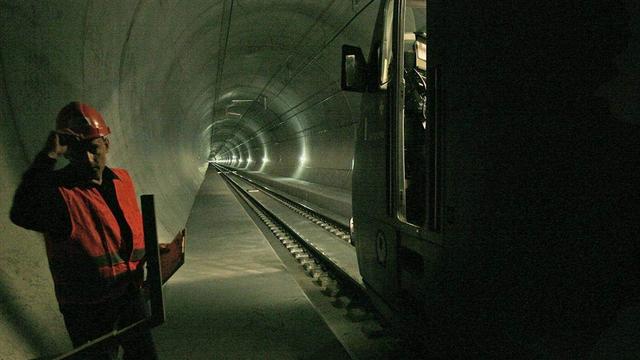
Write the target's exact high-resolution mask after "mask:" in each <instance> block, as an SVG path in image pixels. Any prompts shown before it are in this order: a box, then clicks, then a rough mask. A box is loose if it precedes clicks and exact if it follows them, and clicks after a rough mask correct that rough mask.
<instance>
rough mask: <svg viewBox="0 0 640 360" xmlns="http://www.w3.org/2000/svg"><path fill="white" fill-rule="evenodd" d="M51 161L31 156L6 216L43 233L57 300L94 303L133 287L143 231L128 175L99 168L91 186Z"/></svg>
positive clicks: (41, 156) (142, 248) (137, 285)
mask: <svg viewBox="0 0 640 360" xmlns="http://www.w3.org/2000/svg"><path fill="white" fill-rule="evenodd" d="M54 165H55V160H53V159H50V158H49V157H48V156H47V155H46V154H43V153H41V154H39V155H38V156H37V157H36V160H35V161H34V163H33V164H32V166H31V168H30V169H29V170H28V171H27V172H26V173H25V174H24V176H23V179H22V182H21V184H20V186H19V187H18V190H17V191H16V194H15V197H14V202H13V206H12V208H11V220H12V221H13V222H14V223H15V224H17V225H19V226H22V227H24V228H27V229H30V230H35V231H39V232H42V233H43V234H44V237H45V242H46V249H47V257H48V259H49V268H50V270H51V275H52V277H53V280H54V284H55V290H56V297H57V299H58V302H59V303H60V304H90V303H100V302H104V301H108V300H112V299H115V298H117V297H119V296H121V295H122V294H124V292H125V291H126V290H127V288H130V285H134V286H135V287H139V286H140V283H141V281H140V280H141V276H140V274H141V271H139V270H141V268H140V269H139V268H138V267H139V265H140V260H141V259H142V258H143V256H144V234H143V230H142V217H141V215H140V210H139V208H138V204H137V201H136V195H135V189H134V186H133V182H132V181H131V178H130V177H129V175H128V173H127V172H126V171H125V170H123V169H116V168H114V169H109V168H105V170H104V172H103V182H102V185H96V184H94V183H92V182H87V181H86V180H80V179H79V177H78V175H77V174H76V173H75V172H74V170H73V168H72V167H69V166H67V167H65V168H64V169H61V170H57V171H55V170H53V168H54Z"/></svg>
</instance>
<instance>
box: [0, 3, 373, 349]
mask: <svg viewBox="0 0 640 360" xmlns="http://www.w3.org/2000/svg"><path fill="white" fill-rule="evenodd" d="M187 5H188V6H187ZM378 10H379V1H356V0H354V1H336V0H332V1H293V0H286V1H283V0H277V1H275V0H274V1H257V0H254V1H251V0H243V1H230V0H227V1H188V2H186V1H166V0H165V1H161V0H157V1H142V0H141V1H115V2H112V1H109V2H106V1H100V2H98V1H82V0H77V1H71V0H69V1H59V0H50V1H42V0H38V1H36V0H33V1H3V2H1V3H0V22H1V23H2V25H1V32H0V40H1V42H0V92H1V96H0V154H2V155H1V156H0V189H1V190H0V229H1V231H0V244H1V245H0V250H1V251H0V313H1V314H0V318H1V319H2V320H1V321H0V343H1V344H2V346H0V358H2V359H17V358H33V357H37V356H43V355H50V354H54V353H60V352H62V351H65V350H68V349H70V347H71V345H70V342H69V341H68V339H67V335H66V330H65V328H64V325H63V322H62V317H61V316H60V315H59V312H58V310H57V303H56V301H55V297H54V294H53V286H52V282H51V276H50V274H49V270H48V265H47V260H46V255H45V252H44V244H43V241H42V236H41V235H40V234H38V233H35V232H31V231H27V230H24V229H22V228H19V227H17V226H15V225H13V224H12V223H11V222H10V221H9V216H8V213H9V209H10V206H11V202H12V197H13V192H14V191H15V189H16V187H17V184H18V183H19V181H20V177H21V174H22V173H23V172H24V171H25V170H26V168H27V167H28V165H29V164H30V162H31V160H32V159H33V158H34V156H35V155H36V154H37V152H38V151H40V149H41V148H42V146H43V145H44V141H45V138H46V135H47V133H48V132H49V131H50V130H52V128H53V126H54V119H55V116H56V114H57V112H58V111H59V109H60V108H61V107H62V106H64V105H65V104H66V103H68V102H69V101H72V100H79V101H82V102H87V103H89V104H92V105H93V106H94V107H95V108H97V109H98V110H99V111H100V112H101V113H102V114H103V116H104V117H105V119H106V121H107V123H108V124H109V126H110V127H111V129H112V134H111V136H110V139H111V149H110V153H109V160H108V165H109V166H112V167H123V168H126V169H128V171H129V172H130V173H131V175H132V176H133V178H134V181H135V184H136V186H137V192H138V194H139V195H140V194H144V193H153V194H155V195H156V212H157V216H158V232H159V236H160V240H161V241H168V240H170V239H171V238H172V237H173V235H174V234H175V233H176V232H177V231H179V230H180V229H181V228H182V227H183V226H184V225H185V223H186V221H187V218H188V216H189V212H190V209H191V206H192V204H193V201H194V198H195V196H196V193H197V191H198V188H199V186H200V184H201V182H202V180H203V177H204V174H205V170H206V168H207V165H208V160H209V159H214V158H215V159H219V160H221V161H225V160H229V161H231V160H232V157H233V156H234V155H235V156H236V158H237V161H236V162H235V163H234V164H233V165H235V166H236V167H238V168H246V169H250V170H255V171H261V172H263V173H265V174H271V175H275V176H289V177H297V178H299V179H304V180H307V181H310V182H315V183H318V184H324V185H329V186H335V187H338V188H342V189H345V190H347V191H348V190H349V189H350V174H351V166H352V157H353V133H354V130H355V124H356V121H357V119H358V116H359V97H358V96H357V95H355V94H348V93H344V92H341V91H340V89H339V77H340V71H339V66H340V47H341V45H342V44H345V43H346V44H359V45H360V46H362V47H363V51H364V52H365V53H368V51H369V49H368V47H369V43H368V39H369V37H370V35H371V31H372V29H373V22H374V21H375V17H376V15H377V12H378ZM356 14H359V15H358V16H357V17H356ZM354 18H355V19H354ZM265 99H266V100H265ZM234 100H253V101H234ZM265 104H266V105H265ZM235 114H241V115H235ZM249 156H251V159H252V162H251V163H249V162H248V161H247V160H248V158H249ZM240 158H242V160H243V162H244V163H241V162H240ZM265 158H267V159H268V160H269V161H268V162H266V163H264V162H262V159H265ZM301 158H303V159H304V161H301ZM62 162H63V161H62ZM62 162H61V164H59V166H62V165H63V164H62Z"/></svg>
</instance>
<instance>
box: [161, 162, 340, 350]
mask: <svg viewBox="0 0 640 360" xmlns="http://www.w3.org/2000/svg"><path fill="white" fill-rule="evenodd" d="M186 228H187V239H188V243H187V260H186V263H185V265H184V266H182V268H181V269H180V270H179V271H178V272H177V273H176V274H175V275H174V276H173V277H172V278H171V279H170V280H169V282H168V283H167V284H166V285H165V287H164V292H165V309H166V322H165V323H164V324H163V325H162V326H159V327H158V328H156V329H154V331H153V334H154V339H155V342H156V347H157V349H158V354H159V356H160V358H161V359H212V358H216V359H267V358H268V359H348V358H349V355H348V354H347V352H346V351H345V350H344V348H343V347H342V345H341V344H340V342H339V341H338V340H337V339H336V338H335V336H334V334H333V333H332V332H331V330H330V329H329V327H328V326H327V325H326V324H325V323H324V322H323V320H322V318H321V317H320V315H319V314H318V313H317V312H316V310H315V309H314V307H313V305H312V304H311V303H310V302H309V300H308V298H307V297H306V295H305V294H304V292H303V291H302V290H301V289H300V287H299V286H298V285H297V284H296V282H295V280H294V278H293V275H292V274H290V273H289V272H288V271H287V269H286V266H285V265H284V264H283V263H282V261H281V260H280V259H279V258H278V256H277V255H276V253H275V252H274V250H273V249H272V248H271V247H270V245H269V243H268V241H267V240H266V239H265V237H264V235H263V234H262V233H261V232H260V230H259V229H258V227H257V226H256V225H255V224H254V222H253V221H252V220H251V218H250V217H249V215H248V214H247V213H246V212H245V210H244V209H243V207H242V206H241V204H240V203H239V201H238V200H237V199H236V198H235V196H234V195H233V194H232V192H231V191H230V189H229V188H228V187H227V185H226V184H225V183H224V181H223V180H222V178H221V177H220V175H219V174H218V173H217V172H216V171H215V169H213V168H209V170H208V172H207V174H206V177H205V180H204V182H203V184H202V187H201V188H200V191H199V193H198V195H197V197H196V200H195V203H194V206H193V209H192V212H191V215H190V217H189V220H188V222H187V225H186Z"/></svg>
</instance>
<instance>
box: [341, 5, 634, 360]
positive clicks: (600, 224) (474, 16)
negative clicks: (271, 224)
mask: <svg viewBox="0 0 640 360" xmlns="http://www.w3.org/2000/svg"><path fill="white" fill-rule="evenodd" d="M574 5H575V6H574ZM574 5H572V4H569V3H563V2H544V3H531V2H527V1H520V0H515V1H511V2H474V3H469V2H447V1H436V0H428V1H426V2H425V1H424V0H418V1H414V0H387V1H381V2H380V6H379V9H378V16H377V20H376V25H375V28H374V29H373V31H372V32H371V38H370V39H368V41H370V43H368V44H364V43H363V44H344V45H343V47H342V69H341V72H342V75H341V88H342V90H343V91H350V92H357V93H360V94H361V96H362V101H361V108H360V119H359V122H358V126H357V133H356V142H355V153H354V165H353V174H352V207H353V219H352V237H353V239H354V241H355V245H356V251H357V255H358V263H359V267H360V272H361V274H362V277H363V280H364V282H365V284H366V286H367V289H368V291H369V292H370V293H371V295H372V296H373V298H374V299H376V303H377V304H378V306H379V307H380V308H381V309H384V312H392V313H398V314H404V316H405V317H406V318H409V319H412V320H414V321H413V322H414V323H415V327H412V328H411V330H409V328H407V332H413V334H415V335H418V336H422V337H423V338H424V340H423V345H424V351H425V352H426V354H427V355H430V356H431V357H433V358H456V357H464V358H468V357H472V358H477V357H480V358H496V357H500V358H501V357H509V358H585V357H588V356H592V357H597V356H598V355H600V356H602V357H608V356H611V355H612V354H613V351H621V352H618V353H617V354H625V353H624V351H632V350H629V348H632V349H636V350H635V351H636V352H635V354H636V355H637V354H638V353H637V347H636V348H634V347H633V345H630V343H629V342H626V343H625V341H624V339H625V338H627V339H628V338H629V337H628V331H627V330H628V328H625V324H626V323H628V322H629V320H628V319H630V318H633V316H635V317H636V318H637V315H638V314H637V309H638V307H637V304H638V299H640V297H639V295H640V294H639V289H640V286H638V285H639V284H640V282H639V278H640V274H639V269H640V267H639V266H638V265H639V264H638V260H639V259H640V256H639V255H640V252H639V248H638V234H640V231H639V230H640V229H639V224H640V216H639V214H640V211H639V204H640V201H639V200H640V197H639V191H638V187H639V186H638V184H640V176H639V170H640V166H638V165H639V164H638V160H639V159H640V156H639V155H640V152H639V151H638V142H639V139H640V136H639V135H640V132H639V123H640V122H639V118H638V115H639V114H638V108H637V102H635V101H634V100H633V99H636V98H637V97H636V96H637V85H638V84H637V82H633V80H630V79H634V78H635V76H637V75H638V70H637V68H636V67H634V66H633V65H632V64H633V61H632V60H631V59H633V58H636V59H637V56H638V55H639V54H638V48H637V47H635V48H634V47H633V45H632V44H633V39H634V34H638V32H637V30H638V25H637V24H635V23H633V19H635V18H637V16H636V17H634V16H632V15H633V11H636V12H637V10H634V9H635V8H633V7H632V6H631V3H630V2H623V1H621V2H607V3H606V4H604V3H596V2H587V3H580V4H574ZM634 31H636V32H634ZM635 40H636V41H637V38H635ZM363 48H364V49H369V51H368V54H364V53H363V51H362V49H363ZM634 84H635V85H634ZM634 89H636V92H635V94H636V95H632V93H634V92H633V91H634ZM634 304H635V305H634ZM634 306H635V307H634ZM630 309H636V310H635V313H634V312H633V311H632V310H630ZM630 311H631V312H630ZM629 314H631V315H629ZM633 314H635V315H633ZM625 329H626V330H625ZM634 331H635V334H636V335H638V336H635V337H634V336H631V338H635V339H638V338H640V334H637V327H635V330H634ZM621 334H627V337H625V336H621ZM632 334H634V333H633V332H632ZM631 343H633V341H631ZM627 354H628V353H627Z"/></svg>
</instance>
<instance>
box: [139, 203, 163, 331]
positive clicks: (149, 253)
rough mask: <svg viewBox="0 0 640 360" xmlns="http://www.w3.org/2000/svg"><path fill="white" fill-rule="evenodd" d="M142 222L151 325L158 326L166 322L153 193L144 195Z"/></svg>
mask: <svg viewBox="0 0 640 360" xmlns="http://www.w3.org/2000/svg"><path fill="white" fill-rule="evenodd" d="M140 203H141V205H142V223H143V226H144V247H145V253H146V257H147V280H146V281H147V284H148V285H149V300H150V302H151V317H150V318H149V325H150V326H151V327H154V326H158V325H160V324H162V323H163V322H164V302H163V299H162V275H161V269H160V249H159V247H158V232H157V229H156V211H155V206H154V202H153V195H142V196H141V197H140Z"/></svg>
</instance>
